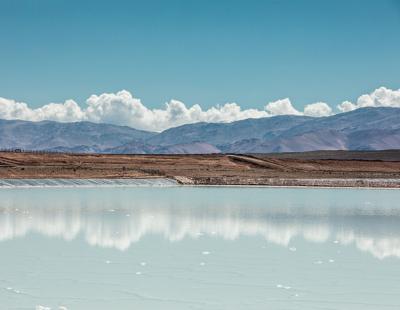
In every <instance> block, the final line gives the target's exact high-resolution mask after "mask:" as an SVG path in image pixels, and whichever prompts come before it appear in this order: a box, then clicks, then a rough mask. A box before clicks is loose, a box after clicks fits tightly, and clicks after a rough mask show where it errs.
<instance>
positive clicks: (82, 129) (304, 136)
mask: <svg viewBox="0 0 400 310" xmlns="http://www.w3.org/2000/svg"><path fill="white" fill-rule="evenodd" d="M0 148H1V149H23V150H44V151H59V152H77V153H119V154H121V153H122V154H150V153H152V154H204V153H221V152H222V153H271V152H302V151H314V150H383V149H399V148H400V109H399V108H389V107H385V108H363V109H357V110H354V111H351V112H347V113H340V114H336V115H332V116H328V117H318V118H316V117H307V116H297V115H282V116H274V117H266V118H258V119H246V120H241V121H235V122H232V123H195V124H187V125H183V126H179V127H175V128H170V129H167V130H165V131H163V132H161V133H156V132H149V131H143V130H137V129H134V128H130V127H127V126H116V125H110V124H103V123H100V124H98V123H91V122H75V123H60V122H54V121H41V122H29V121H22V120H0Z"/></svg>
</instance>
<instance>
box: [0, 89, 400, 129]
mask: <svg viewBox="0 0 400 310" xmlns="http://www.w3.org/2000/svg"><path fill="white" fill-rule="evenodd" d="M367 106H374V107H380V106H391V107H400V90H390V89H387V88H385V87H381V88H378V89H376V90H375V91H374V92H372V93H371V94H368V95H362V96H360V97H359V98H358V100H357V102H356V103H351V102H349V101H344V102H343V103H341V104H340V105H339V106H338V108H339V110H340V111H342V112H347V111H351V110H354V109H357V108H361V107H367ZM288 114H290V115H306V116H314V117H321V116H328V115H332V114H333V112H332V109H331V108H330V107H329V106H328V105H327V104H326V103H323V102H317V103H312V104H309V105H306V106H305V108H304V111H303V112H301V111H298V110H297V109H296V108H294V107H293V105H292V103H291V102H290V100H289V98H285V99H281V100H277V101H274V102H270V103H268V104H267V105H266V106H265V107H264V108H263V109H242V108H241V107H240V106H239V105H238V104H237V103H226V104H224V105H220V106H215V107H211V108H209V109H207V110H203V109H202V108H201V107H200V105H198V104H196V105H193V106H191V107H187V106H186V105H185V104H184V103H183V102H181V101H178V100H171V101H169V102H167V103H165V106H164V108H162V109H150V108H148V107H146V106H145V105H144V104H143V103H142V102H141V101H140V99H138V98H134V97H133V96H132V94H131V93H130V92H128V91H126V90H122V91H119V92H117V93H104V94H101V95H92V96H90V97H89V98H88V99H87V100H86V107H84V108H82V107H80V106H79V105H78V104H77V103H76V102H75V101H74V100H67V101H65V102H64V103H49V104H47V105H44V106H42V107H40V108H36V109H32V108H30V107H29V106H28V105H27V104H26V103H24V102H17V101H15V100H12V99H5V98H0V118H1V119H22V120H30V121H41V120H54V121H60V122H74V121H84V120H88V121H92V122H104V123H110V124H115V125H126V126H131V127H134V128H137V129H144V130H152V131H162V130H164V129H167V128H170V127H175V126H180V125H183V124H189V123H196V122H232V121H237V120H242V119H247V118H260V117H268V116H274V115H288Z"/></svg>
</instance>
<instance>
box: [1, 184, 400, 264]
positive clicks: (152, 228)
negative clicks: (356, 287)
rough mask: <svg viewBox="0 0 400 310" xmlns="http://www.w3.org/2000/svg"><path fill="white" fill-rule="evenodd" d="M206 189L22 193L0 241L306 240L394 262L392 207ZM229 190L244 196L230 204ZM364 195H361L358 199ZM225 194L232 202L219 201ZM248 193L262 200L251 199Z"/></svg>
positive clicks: (397, 251) (6, 211) (397, 226)
mask: <svg viewBox="0 0 400 310" xmlns="http://www.w3.org/2000/svg"><path fill="white" fill-rule="evenodd" d="M210 190H211V191H212V192H215V191H216V190H218V189H207V188H203V189H193V188H189V189H165V190H164V191H161V190H159V189H158V190H156V189H146V190H145V191H146V192H147V195H142V194H140V195H138V193H137V192H136V191H135V190H132V189H131V190H128V189H125V190H119V191H118V192H116V193H115V192H113V190H112V189H108V190H104V189H102V190H101V191H100V190H94V189H92V190H86V191H84V190H81V191H79V194H76V192H77V190H73V189H70V190H65V189H64V190H59V191H56V192H55V194H54V195H53V194H49V193H50V190H47V191H48V192H47V194H46V195H44V194H43V193H46V190H45V189H42V190H40V191H41V194H38V193H34V195H31V194H30V195H28V196H26V195H24V194H23V195H20V193H21V192H20V191H15V192H11V194H9V193H8V194H7V195H4V197H3V198H4V199H2V201H1V202H0V240H1V241H5V240H10V239H14V238H21V237H24V236H26V235H27V234H31V233H39V234H42V235H45V236H49V237H59V238H60V237H61V238H64V239H65V240H72V239H74V238H76V237H78V236H80V235H82V236H83V237H84V239H85V240H86V241H87V243H88V244H90V245H92V246H100V247H108V248H115V249H118V250H121V251H123V250H126V249H128V248H129V247H131V246H132V245H133V244H134V243H135V242H138V241H140V240H141V239H142V238H143V237H144V236H146V235H158V236H161V237H163V238H166V239H168V240H170V241H171V242H175V241H180V240H183V239H185V238H193V239H196V238H200V237H204V236H209V237H213V238H223V239H226V240H235V239H237V238H239V237H241V236H252V237H262V238H265V240H266V241H268V242H270V243H274V244H278V245H281V246H284V247H290V243H291V240H293V239H294V238H297V237H301V238H304V239H305V240H306V241H309V242H313V243H324V242H335V243H339V244H343V245H353V246H355V247H356V248H357V249H359V250H361V251H365V252H368V253H370V254H372V255H373V256H374V257H376V258H379V259H383V258H385V257H391V256H392V257H400V208H397V207H396V206H387V205H385V206H383V207H382V206H380V205H377V203H376V202H370V201H368V200H365V199H362V200H360V201H357V200H355V201H356V202H351V203H349V205H347V206H345V207H342V206H339V205H340V203H339V204H335V203H332V202H331V200H330V199H327V198H321V197H320V198H319V199H317V198H316V200H314V202H311V201H312V200H310V199H308V198H307V197H306V196H304V192H298V193H300V195H298V196H299V197H298V198H299V199H298V200H297V202H295V201H296V199H294V200H293V199H292V197H297V196H296V192H294V194H291V195H282V194H285V190H284V189H282V190H280V191H281V192H280V194H279V193H278V194H277V195H276V194H274V193H273V194H272V195H271V193H272V192H271V190H269V192H268V190H266V189H264V191H267V192H266V193H263V192H262V190H263V189H258V190H256V191H253V192H252V191H251V190H250V191H249V190H247V189H219V190H220V191H225V193H224V194H222V195H219V196H216V198H215V199H214V198H213V195H212V193H207V191H210ZM35 191H38V190H35ZM142 191H143V190H142ZM152 191H154V192H152ZM168 191H173V192H174V193H172V194H170V193H168ZM179 191H189V193H188V194H189V196H190V194H191V193H194V195H193V201H192V202H191V203H189V202H188V201H190V199H188V197H186V196H185V198H182V196H180V195H181V194H182V192H179ZM233 191H236V192H237V191H243V192H242V193H243V194H246V195H248V196H246V197H247V198H246V199H235V194H232V193H233ZM275 191H276V190H275ZM278 191H279V190H278ZM286 191H289V190H287V189H286ZM292 191H293V190H292ZM303 191H307V190H303ZM314 191H315V190H314ZM316 191H318V190H316ZM320 191H323V190H320ZM341 191H343V190H341ZM53 192H54V190H53ZM388 192H389V191H388ZM30 193H32V192H30ZM107 193H108V194H107ZM337 193H340V190H338V191H337ZM365 193H367V191H364V192H362V191H361V196H362V197H365V195H364V194H365ZM3 194H4V193H3ZM153 194H155V195H153ZM204 194H205V195H204ZM228 194H232V197H231V198H226V197H228ZM254 194H257V195H263V197H261V198H260V197H259V198H257V199H256V200H257V201H252V198H251V197H252V195H254ZM317 194H318V195H321V193H318V192H317ZM185 195H186V194H185ZM224 195H225V196H224ZM391 195H393V194H391ZM264 196H265V197H264ZM224 197H225V198H224ZM372 197H373V194H372V195H371V197H370V198H372ZM200 198H201V199H200ZM266 198H268V199H266ZM288 201H289V202H288ZM318 201H319V202H318Z"/></svg>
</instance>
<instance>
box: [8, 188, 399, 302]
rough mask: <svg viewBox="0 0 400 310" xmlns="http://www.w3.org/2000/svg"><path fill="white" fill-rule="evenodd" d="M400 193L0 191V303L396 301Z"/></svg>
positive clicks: (343, 191)
mask: <svg viewBox="0 0 400 310" xmlns="http://www.w3.org/2000/svg"><path fill="white" fill-rule="evenodd" d="M399 201H400V191H396V190H365V189H364V190H355V189H351V190H350V189H284V188H279V189H272V188H209V187H202V188H194V187H167V188H35V189H1V190H0V309H38V310H44V309H46V310H47V309H59V310H65V309H68V310H70V309H79V310H87V309H107V310H108V309H152V310H154V309H163V310H164V309H174V310H179V309H206V310H207V309H215V310H217V309H229V310H231V309H307V310H309V309H346V310H351V309H400V205H399Z"/></svg>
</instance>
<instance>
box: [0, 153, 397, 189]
mask: <svg viewBox="0 0 400 310" xmlns="http://www.w3.org/2000/svg"><path fill="white" fill-rule="evenodd" d="M321 153H323V154H321ZM328 154H329V158H324V159H321V158H320V157H321V156H322V155H323V156H325V157H326V156H328V155H327V154H326V153H324V152H320V153H315V152H309V153H300V154H298V153H297V154H293V155H292V156H288V155H287V154H283V155H282V154H275V155H274V154H203V155H202V154H197V155H126V154H120V155H115V154H113V155H104V154H68V153H32V152H31V153H29V152H27V153H13V152H0V183H1V180H14V181H12V183H15V184H17V183H18V182H19V181H18V180H21V181H20V182H23V181H22V180H26V182H29V179H34V180H36V182H38V181H39V180H46V179H47V180H68V182H69V183H74V182H75V183H79V182H83V181H79V180H92V181H90V182H92V183H93V182H94V183H96V182H97V183H101V182H103V183H104V182H111V181H106V180H114V181H112V182H114V183H117V182H118V180H122V181H120V182H122V183H124V182H125V183H129V182H131V183H132V182H139V180H147V181H149V180H153V181H154V180H159V181H160V180H166V179H169V180H174V181H173V182H176V184H180V185H186V186H249V187H254V186H263V187H264V186H267V187H314V188H320V187H326V188H400V151H390V152H389V151H388V152H386V151H380V152H378V153H376V152H358V153H357V158H356V159H354V158H353V157H354V156H353V155H351V154H349V153H346V152H343V151H341V152H334V153H332V152H329V153H328ZM350 155H351V156H353V157H352V158H351V159H349V156H350ZM377 155H379V156H381V157H382V158H386V160H376V158H377ZM389 155H390V157H389ZM101 180H103V181H101ZM135 180H136V181H135ZM153 181H151V182H153ZM64 182H66V181H64ZM143 182H144V181H143ZM27 185H28V186H29V184H27ZM89 185H93V184H89Z"/></svg>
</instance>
